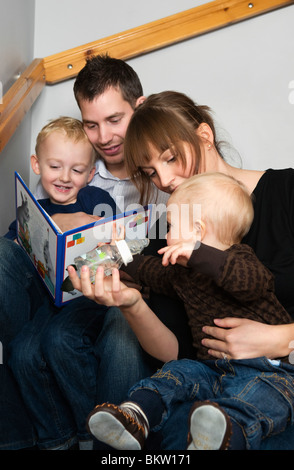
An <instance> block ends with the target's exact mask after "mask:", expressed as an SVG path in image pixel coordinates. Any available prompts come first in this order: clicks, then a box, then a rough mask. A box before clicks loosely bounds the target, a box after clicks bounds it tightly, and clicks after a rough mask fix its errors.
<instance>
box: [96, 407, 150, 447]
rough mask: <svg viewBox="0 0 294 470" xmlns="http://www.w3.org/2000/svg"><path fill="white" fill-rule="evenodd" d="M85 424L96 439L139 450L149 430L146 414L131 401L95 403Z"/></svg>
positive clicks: (110, 444) (114, 445) (113, 445)
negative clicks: (116, 403) (117, 403)
mask: <svg viewBox="0 0 294 470" xmlns="http://www.w3.org/2000/svg"><path fill="white" fill-rule="evenodd" d="M87 424H88V429H89V431H90V432H91V434H93V436H95V437H96V439H98V440H99V441H101V442H104V443H105V444H108V445H109V446H111V447H113V448H114V449H120V450H141V449H142V448H143V446H144V443H145V439H146V438H147V436H148V432H149V424H148V420H147V418H146V416H145V415H144V413H143V412H142V411H141V409H140V408H139V407H138V406H137V405H136V404H135V403H134V404H133V403H132V402H127V403H122V404H121V405H120V406H116V405H112V404H111V403H103V405H97V406H96V407H95V408H94V410H93V411H92V412H91V413H90V415H89V416H88V419H87Z"/></svg>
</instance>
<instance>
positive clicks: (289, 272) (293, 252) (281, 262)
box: [242, 169, 294, 318]
mask: <svg viewBox="0 0 294 470" xmlns="http://www.w3.org/2000/svg"><path fill="white" fill-rule="evenodd" d="M253 195H254V212H255V215H254V220H253V224H252V226H251V228H250V231H249V233H248V234H247V235H246V237H244V239H243V240H242V242H243V243H246V244H247V245H249V246H251V247H252V248H253V250H254V251H255V253H256V255H257V257H258V258H259V259H260V261H261V262H262V263H263V264H264V265H265V266H266V267H267V268H268V269H269V270H270V271H271V272H272V273H273V274H274V277H275V292H276V296H277V297H278V299H279V301H280V302H281V303H282V305H283V306H284V307H285V308H286V310H287V311H288V312H289V313H290V315H291V316H292V317H293V318H294V170H293V169H285V170H272V169H269V170H267V171H266V172H265V173H264V174H263V176H262V177H261V178H260V180H259V182H258V184H257V186H256V188H255V190H254V191H253Z"/></svg>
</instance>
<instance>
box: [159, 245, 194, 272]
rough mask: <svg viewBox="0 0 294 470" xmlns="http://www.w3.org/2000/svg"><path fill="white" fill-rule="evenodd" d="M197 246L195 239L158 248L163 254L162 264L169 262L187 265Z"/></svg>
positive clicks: (166, 264)
mask: <svg viewBox="0 0 294 470" xmlns="http://www.w3.org/2000/svg"><path fill="white" fill-rule="evenodd" d="M194 248H195V241H194V240H193V241H187V242H178V243H176V244H175V245H169V246H165V247H164V248H161V249H160V250H158V253H159V254H160V255H162V254H163V257H162V264H163V266H168V264H169V263H170V264H176V263H177V264H181V265H182V266H187V263H188V260H189V259H190V257H191V255H192V253H193V250H194Z"/></svg>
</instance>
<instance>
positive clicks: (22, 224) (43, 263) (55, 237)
mask: <svg viewBox="0 0 294 470" xmlns="http://www.w3.org/2000/svg"><path fill="white" fill-rule="evenodd" d="M15 193H16V219H17V241H18V243H19V244H20V245H21V246H22V248H23V249H24V250H25V251H26V252H27V254H28V256H29V257H30V259H31V261H32V263H33V265H34V267H35V269H36V271H37V272H38V274H39V276H40V278H41V279H42V281H43V282H44V284H45V286H46V288H47V290H48V292H49V294H50V296H51V297H52V300H53V302H54V304H55V305H56V306H58V307H60V306H62V305H64V304H65V303H67V302H70V301H71V300H72V299H75V298H77V297H78V296H80V295H82V294H81V293H80V292H79V291H77V290H73V291H71V292H63V291H62V290H61V285H62V282H63V280H64V279H65V278H66V277H67V276H68V273H67V270H66V268H67V266H69V265H70V264H74V259H75V258H76V257H77V256H81V255H83V254H85V253H87V252H88V251H91V250H93V249H94V248H96V246H97V245H98V244H99V243H101V242H105V243H109V242H110V241H111V234H112V228H113V223H114V221H115V223H116V225H117V229H118V231H119V228H120V227H121V226H122V225H124V227H125V238H126V240H128V239H130V240H133V239H135V238H136V239H144V238H146V237H147V235H148V229H149V224H150V220H151V206H146V207H141V208H138V209H134V210H131V211H128V212H124V213H122V214H117V215H115V216H114V217H109V218H105V219H100V220H99V221H97V222H93V223H91V224H88V225H84V226H82V227H79V228H76V229H73V230H69V231H67V232H62V231H61V230H60V229H59V227H58V226H57V225H56V224H55V223H54V221H53V220H52V218H51V217H50V216H49V215H48V214H47V213H46V211H45V210H44V209H43V208H42V206H41V205H40V204H39V203H38V201H37V200H36V199H35V197H34V196H33V194H32V193H31V191H30V190H29V189H28V187H27V186H26V184H25V183H24V181H23V180H22V178H21V177H20V175H19V174H18V173H17V172H15Z"/></svg>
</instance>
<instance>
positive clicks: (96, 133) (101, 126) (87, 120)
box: [79, 87, 144, 171]
mask: <svg viewBox="0 0 294 470" xmlns="http://www.w3.org/2000/svg"><path fill="white" fill-rule="evenodd" d="M141 98H142V99H144V98H143V97H141ZM139 101H140V98H139V99H138V102H139ZM79 106H80V109H81V113H82V119H83V123H84V129H85V132H86V134H87V136H88V138H89V140H90V142H91V143H92V145H93V147H94V148H95V150H96V151H97V152H98V154H99V155H100V156H101V157H102V158H103V160H104V161H105V163H106V166H107V168H108V169H109V170H110V171H111V170H113V171H115V167H116V166H118V165H121V164H123V160H124V156H123V150H124V139H125V135H126V131H127V127H128V125H129V122H130V119H131V117H132V115H133V113H134V109H133V108H132V106H131V105H130V103H128V102H127V101H125V100H124V99H123V96H122V93H121V91H120V90H119V89H116V88H114V87H110V88H108V89H107V90H106V91H105V92H104V93H103V94H102V95H99V96H97V97H96V98H95V99H94V100H93V101H86V100H80V101H79Z"/></svg>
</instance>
